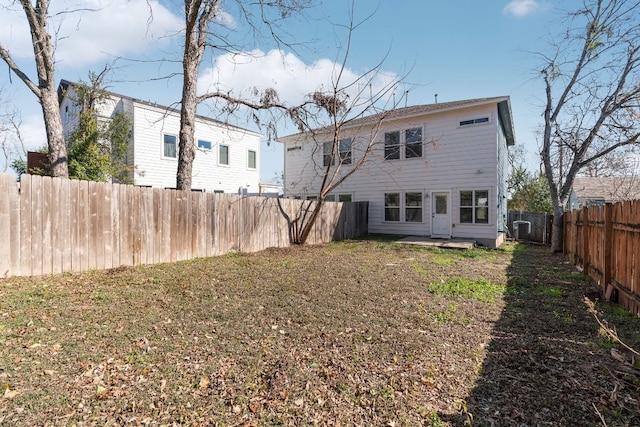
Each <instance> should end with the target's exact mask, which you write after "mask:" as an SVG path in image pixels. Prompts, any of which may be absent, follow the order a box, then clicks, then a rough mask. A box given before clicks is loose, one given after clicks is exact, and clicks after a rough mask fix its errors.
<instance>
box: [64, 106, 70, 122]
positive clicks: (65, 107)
mask: <svg viewBox="0 0 640 427" xmlns="http://www.w3.org/2000/svg"><path fill="white" fill-rule="evenodd" d="M68 121H69V106H68V105H65V106H64V122H65V123H67V122H68Z"/></svg>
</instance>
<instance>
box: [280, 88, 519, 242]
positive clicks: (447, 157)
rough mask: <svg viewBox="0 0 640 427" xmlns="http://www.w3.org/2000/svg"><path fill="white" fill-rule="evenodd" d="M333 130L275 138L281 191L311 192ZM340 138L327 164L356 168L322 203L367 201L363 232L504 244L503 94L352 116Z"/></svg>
mask: <svg viewBox="0 0 640 427" xmlns="http://www.w3.org/2000/svg"><path fill="white" fill-rule="evenodd" d="M334 133H335V132H334V131H333V128H331V127H327V128H322V129H316V130H314V131H313V132H303V133H298V134H294V135H290V136H286V137H283V138H280V139H279V141H280V142H282V143H283V144H284V156H285V160H284V195H285V197H293V198H303V199H315V198H316V197H317V195H318V193H319V191H320V186H321V185H322V184H321V182H322V177H323V175H324V173H325V171H326V170H327V166H328V163H330V162H331V159H332V157H331V150H332V146H333V144H332V143H331V141H333V137H334ZM339 140H340V142H339V147H338V149H337V150H336V151H337V155H334V157H337V158H338V161H337V162H335V159H334V162H335V165H334V166H331V167H330V170H331V168H338V167H339V168H340V169H339V171H338V176H340V175H341V174H345V173H347V172H349V171H350V168H354V167H358V169H357V170H356V171H355V172H354V173H353V174H352V175H351V176H349V177H348V178H347V179H346V180H345V181H344V182H343V183H342V184H340V186H339V187H337V188H336V189H335V190H334V191H333V193H331V194H329V197H328V198H327V199H326V200H329V201H331V200H335V201H368V202H369V232H371V233H382V234H399V235H417V236H431V237H434V238H444V239H448V238H465V239H473V240H475V241H476V242H478V243H479V244H483V245H486V246H490V247H497V246H500V245H501V244H502V242H503V241H504V238H505V222H506V218H507V188H506V180H507V174H508V161H507V147H508V146H511V145H513V144H514V143H515V137H514V130H513V119H512V113H511V104H510V100H509V97H507V96H501V97H494V98H482V99H470V100H464V101H456V102H444V103H437V104H430V105H419V106H412V107H405V108H399V109H396V110H393V111H386V112H384V113H381V114H375V115H372V116H368V117H363V118H358V119H354V120H351V121H347V122H345V123H344V125H343V126H342V127H341V130H340V135H339ZM363 156H366V157H365V161H364V162H362V163H361V162H360V159H362V158H363ZM356 165H359V166H356Z"/></svg>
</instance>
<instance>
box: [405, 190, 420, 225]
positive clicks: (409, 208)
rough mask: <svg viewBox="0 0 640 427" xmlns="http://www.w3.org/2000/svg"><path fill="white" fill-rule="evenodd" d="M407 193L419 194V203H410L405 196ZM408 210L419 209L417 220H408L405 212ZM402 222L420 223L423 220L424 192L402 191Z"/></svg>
mask: <svg viewBox="0 0 640 427" xmlns="http://www.w3.org/2000/svg"><path fill="white" fill-rule="evenodd" d="M409 194H419V195H420V205H410V204H409V203H408V200H407V196H408V195H409ZM409 210H415V211H420V220H419V221H409V220H408V219H407V218H408V217H409V215H407V213H408V212H409ZM404 222H408V223H412V224H421V223H423V222H424V194H422V191H405V193H404Z"/></svg>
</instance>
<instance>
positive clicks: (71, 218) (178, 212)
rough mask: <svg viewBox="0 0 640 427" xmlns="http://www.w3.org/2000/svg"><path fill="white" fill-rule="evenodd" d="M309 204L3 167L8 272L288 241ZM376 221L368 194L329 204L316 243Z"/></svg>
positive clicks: (165, 258)
mask: <svg viewBox="0 0 640 427" xmlns="http://www.w3.org/2000/svg"><path fill="white" fill-rule="evenodd" d="M310 203H311V202H308V201H307V202H305V201H301V200H287V199H275V198H266V197H247V196H238V195H230V194H213V193H201V192H190V191H177V190H162V189H157V188H144V187H136V186H132V185H120V184H105V183H98V182H88V181H77V180H69V179H63V178H51V177H41V176H36V175H23V176H22V178H21V181H20V182H19V183H18V182H16V180H15V177H14V176H10V175H6V174H0V239H1V240H2V242H0V277H9V276H36V275H43V274H50V273H63V272H76V271H86V270H95V269H108V268H113V267H118V266H121V265H127V266H130V265H140V264H156V263H162V262H174V261H180V260H186V259H191V258H198V257H207V256H215V255H222V254H225V253H228V252H232V251H239V252H255V251H259V250H262V249H266V248H269V247H285V246H289V245H291V233H292V230H293V228H294V227H295V226H299V225H300V224H294V223H293V221H292V220H293V219H295V218H297V217H299V216H300V214H301V213H303V212H304V210H305V209H307V210H308V208H309V207H310ZM313 203H315V202H313ZM367 228H368V203H367V202H355V203H333V202H332V203H326V204H325V205H324V206H323V207H322V210H321V212H320V215H319V217H318V219H317V221H316V223H315V225H314V228H313V231H312V233H311V235H310V236H309V238H308V240H307V242H308V243H310V244H314V243H321V242H329V241H331V240H340V239H346V238H352V237H357V236H360V235H363V234H366V233H367Z"/></svg>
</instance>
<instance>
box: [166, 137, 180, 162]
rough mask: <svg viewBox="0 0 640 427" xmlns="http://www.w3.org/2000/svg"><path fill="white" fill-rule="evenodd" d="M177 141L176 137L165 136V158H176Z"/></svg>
mask: <svg viewBox="0 0 640 427" xmlns="http://www.w3.org/2000/svg"><path fill="white" fill-rule="evenodd" d="M176 141H177V138H176V136H175V135H166V134H165V135H164V151H163V153H164V156H165V157H172V158H174V159H175V158H176Z"/></svg>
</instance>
